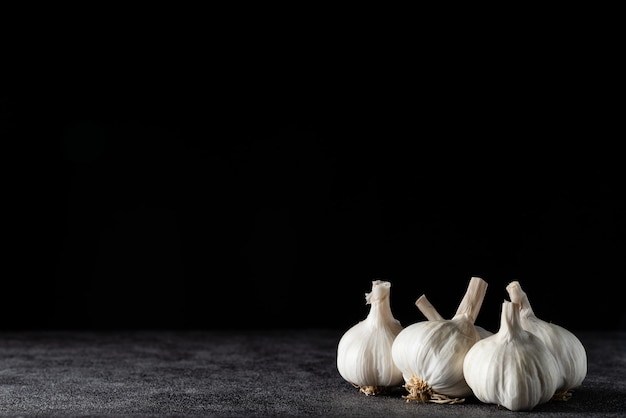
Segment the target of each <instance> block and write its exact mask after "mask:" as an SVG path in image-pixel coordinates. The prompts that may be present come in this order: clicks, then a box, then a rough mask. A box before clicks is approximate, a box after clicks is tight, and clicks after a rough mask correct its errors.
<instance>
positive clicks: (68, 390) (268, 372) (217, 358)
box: [0, 329, 626, 418]
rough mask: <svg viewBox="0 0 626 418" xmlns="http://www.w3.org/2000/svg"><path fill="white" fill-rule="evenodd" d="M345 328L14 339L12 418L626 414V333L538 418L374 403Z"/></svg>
mask: <svg viewBox="0 0 626 418" xmlns="http://www.w3.org/2000/svg"><path fill="white" fill-rule="evenodd" d="M341 335H342V331H339V330H323V329H322V330H320V329H311V330H253V331H252V330H251V331H246V330H233V331H218V330H209V331H207V330H198V331H170V330H162V331H158V330H145V331H141V330H139V331H128V330H126V331H45V332H41V331H5V332H2V333H0V415H2V416H50V417H53V416H124V417H132V416H137V417H139V416H146V417H147V416H181V417H182V416H204V417H211V416H215V417H218V416H219V417H222V416H225V417H236V416H241V417H250V416H265V417H267V416H324V417H346V416H363V417H365V416H371V417H380V416H388V417H390V416H406V417H416V416H421V417H424V416H429V417H466V418H467V417H506V416H511V417H513V416H522V415H523V416H533V417H542V416H545V417H572V416H581V417H586V418H587V417H624V416H626V332H601V333H600V332H584V333H576V335H577V336H578V337H579V338H580V339H581V341H582V342H583V344H584V345H585V348H586V349H587V352H588V360H589V372H588V375H587V378H586V379H585V381H584V382H583V385H582V386H581V387H580V388H578V389H577V390H576V391H575V392H574V394H573V396H572V398H571V399H570V400H569V401H562V402H557V401H551V402H549V403H547V404H543V405H539V406H537V407H536V408H535V409H534V410H533V411H532V412H531V413H521V412H512V411H508V410H506V409H504V408H502V407H499V406H496V405H487V404H483V403H481V402H479V401H478V400H476V399H475V398H468V399H466V401H465V402H464V403H461V404H456V405H437V404H418V403H413V402H412V403H407V402H406V401H405V400H404V399H402V395H403V394H404V389H402V388H398V389H397V390H395V391H392V392H391V393H390V394H387V395H384V396H365V395H363V394H362V393H359V391H358V390H357V389H355V388H354V387H352V386H351V385H350V384H349V383H347V382H346V381H344V380H343V379H342V378H341V376H340V375H339V374H338V372H337V369H336V363H335V359H336V357H335V355H336V347H337V343H338V342H339V339H340V337H341Z"/></svg>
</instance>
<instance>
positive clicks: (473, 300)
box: [452, 277, 487, 324]
mask: <svg viewBox="0 0 626 418" xmlns="http://www.w3.org/2000/svg"><path fill="white" fill-rule="evenodd" d="M486 292H487V282H486V281H484V280H483V279H481V278H480V277H472V278H471V279H470V282H469V285H468V286H467V290H466V292H465V295H464V296H463V299H462V300H461V303H459V307H458V308H457V310H456V314H455V315H454V317H453V318H452V319H454V318H457V317H459V316H461V315H467V317H468V318H469V320H470V322H471V323H472V324H473V323H474V322H476V317H477V316H478V313H479V312H480V308H481V306H482V303H483V300H484V298H485V293H486Z"/></svg>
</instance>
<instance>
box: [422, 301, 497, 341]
mask: <svg viewBox="0 0 626 418" xmlns="http://www.w3.org/2000/svg"><path fill="white" fill-rule="evenodd" d="M415 306H417V308H418V309H419V310H420V312H421V313H422V314H423V315H424V316H425V317H426V319H428V320H429V321H438V320H441V319H444V317H442V316H441V315H440V314H439V312H438V311H437V309H435V307H434V306H433V305H432V303H430V301H429V300H428V298H426V295H422V296H420V297H419V298H417V300H416V301H415ZM474 328H476V331H478V333H479V334H480V338H485V337H488V336H490V335H493V332H491V331H489V330H486V329H485V328H483V327H480V326H478V325H474Z"/></svg>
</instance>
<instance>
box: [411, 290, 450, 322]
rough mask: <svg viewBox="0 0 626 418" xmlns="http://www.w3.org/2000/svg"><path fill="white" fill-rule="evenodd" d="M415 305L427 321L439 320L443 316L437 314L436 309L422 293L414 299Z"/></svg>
mask: <svg viewBox="0 0 626 418" xmlns="http://www.w3.org/2000/svg"><path fill="white" fill-rule="evenodd" d="M415 306H417V308H418V309H419V310H420V312H421V313H422V314H424V316H425V317H426V319H428V320H429V321H439V320H442V319H444V318H443V316H441V315H439V312H437V309H435V307H434V306H433V305H432V304H431V303H430V301H429V300H428V299H427V298H426V295H422V296H420V297H419V298H417V300H416V301H415Z"/></svg>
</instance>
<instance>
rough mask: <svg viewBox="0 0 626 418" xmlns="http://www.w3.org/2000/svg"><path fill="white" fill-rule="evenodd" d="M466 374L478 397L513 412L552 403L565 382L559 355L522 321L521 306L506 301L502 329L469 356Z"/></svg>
mask: <svg viewBox="0 0 626 418" xmlns="http://www.w3.org/2000/svg"><path fill="white" fill-rule="evenodd" d="M463 373H464V375H465V380H466V381H467V384H468V385H469V386H470V387H471V388H472V391H473V392H474V396H476V398H478V399H479V400H480V401H482V402H484V403H489V404H496V405H501V406H503V407H505V408H507V409H509V410H511V411H530V410H532V409H533V408H534V407H535V406H537V405H539V404H542V403H545V402H548V401H549V400H550V399H551V398H552V395H553V394H554V391H555V390H556V388H557V387H559V385H561V383H562V379H561V374H560V370H559V364H558V362H557V359H556V357H555V355H554V354H553V353H552V352H551V351H550V350H549V349H548V347H547V346H546V345H545V344H544V343H543V341H541V339H540V338H539V337H537V336H535V335H534V334H532V333H530V332H528V331H526V330H524V329H523V328H522V326H521V323H520V311H519V305H518V304H516V303H513V302H509V301H504V302H503V304H502V314H501V320H500V329H499V330H498V332H496V333H495V334H494V335H492V336H490V337H487V338H484V339H482V340H480V341H478V342H477V343H476V344H474V346H473V347H472V348H470V350H469V351H468V352H467V354H466V355H465V360H464V361H463Z"/></svg>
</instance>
